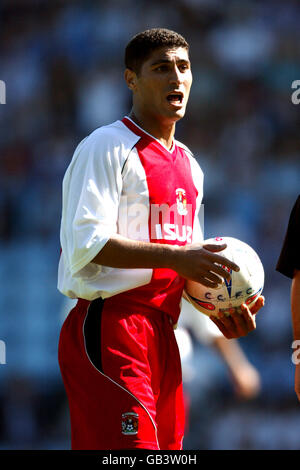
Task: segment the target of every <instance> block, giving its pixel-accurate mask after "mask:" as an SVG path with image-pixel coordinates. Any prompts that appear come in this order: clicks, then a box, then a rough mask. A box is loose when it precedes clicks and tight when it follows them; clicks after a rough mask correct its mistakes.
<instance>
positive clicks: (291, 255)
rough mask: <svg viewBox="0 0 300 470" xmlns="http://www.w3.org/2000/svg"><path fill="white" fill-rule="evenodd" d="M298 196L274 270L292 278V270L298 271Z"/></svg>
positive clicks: (299, 251) (299, 200) (299, 249)
mask: <svg viewBox="0 0 300 470" xmlns="http://www.w3.org/2000/svg"><path fill="white" fill-rule="evenodd" d="M299 242H300V196H298V199H297V201H296V202H295V204H294V206H293V208H292V211H291V214H290V218H289V222H288V227H287V230H286V233H285V238H284V242H283V245H282V248H281V253H280V256H279V259H278V262H277V265H276V270H277V271H279V272H280V273H281V274H283V275H285V276H287V277H289V278H291V279H292V278H293V275H294V270H295V269H300V243H299Z"/></svg>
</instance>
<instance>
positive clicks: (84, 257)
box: [58, 117, 203, 321]
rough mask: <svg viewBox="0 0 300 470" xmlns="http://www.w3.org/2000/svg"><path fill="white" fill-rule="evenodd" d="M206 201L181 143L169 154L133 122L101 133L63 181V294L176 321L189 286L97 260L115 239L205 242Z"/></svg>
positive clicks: (162, 272)
mask: <svg viewBox="0 0 300 470" xmlns="http://www.w3.org/2000/svg"><path fill="white" fill-rule="evenodd" d="M202 195H203V173H202V170H201V169H200V167H199V165H198V163H197V162H196V160H195V158H194V157H193V156H192V154H191V152H190V151H189V150H188V149H187V147H185V146H184V145H183V144H181V143H179V142H178V141H176V140H174V142H173V145H172V147H171V149H170V150H168V149H167V148H166V147H165V146H164V145H162V144H161V143H160V142H159V141H158V140H157V139H155V138H154V137H153V136H151V135H150V134H148V133H147V132H145V131H144V130H143V129H141V128H140V127H139V126H137V125H136V124H135V123H134V122H133V121H132V120H131V119H129V118H128V117H125V118H124V119H123V120H122V121H116V122H114V123H112V124H110V125H108V126H103V127H100V128H99V129H96V130H95V131H94V132H93V133H92V134H90V135H89V136H88V137H86V138H85V139H84V140H83V141H82V142H81V143H80V144H79V145H78V147H77V148H76V150H75V153H74V156H73V158H72V161H71V163H70V165H69V167H68V169H67V171H66V174H65V176H64V180H63V208H62V220H61V232H60V238H61V248H62V253H61V257H60V262H59V269H58V289H59V290H60V291H61V292H62V293H63V294H65V295H66V296H68V297H71V298H83V299H87V300H93V299H96V298H98V297H102V298H104V299H105V298H107V297H111V296H113V295H122V298H124V299H125V300H126V301H128V302H134V303H140V304H142V305H145V306H146V305H148V306H149V307H151V308H153V307H154V308H158V309H159V310H161V311H164V312H166V313H168V314H170V315H171V316H172V317H173V319H174V321H176V320H177V318H178V315H179V311H180V306H179V305H180V300H181V296H182V290H183V286H184V280H183V279H182V278H180V277H179V276H178V274H177V273H176V272H175V271H173V270H171V269H119V268H111V267H106V266H100V265H98V264H96V263H93V262H92V259H93V258H94V257H95V256H96V255H97V253H98V252H99V251H100V250H101V249H102V248H103V246H104V245H105V243H106V242H107V241H108V240H109V238H110V237H111V236H112V235H113V234H116V233H118V234H120V235H122V236H124V237H127V238H130V239H134V240H142V241H147V242H152V243H167V244H176V245H185V244H186V243H192V242H193V241H195V240H197V241H199V240H202V239H203V236H202V233H201V229H200V224H199V220H198V212H199V209H200V205H201V201H202ZM121 293H122V294H121Z"/></svg>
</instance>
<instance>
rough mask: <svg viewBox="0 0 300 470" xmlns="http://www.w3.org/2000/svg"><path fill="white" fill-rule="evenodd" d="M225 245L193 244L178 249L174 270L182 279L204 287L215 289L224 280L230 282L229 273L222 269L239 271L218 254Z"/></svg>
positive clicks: (233, 264) (231, 262) (234, 265)
mask: <svg viewBox="0 0 300 470" xmlns="http://www.w3.org/2000/svg"><path fill="white" fill-rule="evenodd" d="M226 246H227V245H226V244H225V243H224V244H222V245H220V244H205V243H195V244H191V245H185V246H182V247H180V252H179V254H178V256H177V258H176V261H175V266H174V268H173V269H174V270H175V271H176V272H177V273H178V274H179V275H180V276H181V277H183V278H185V279H190V280H192V281H196V282H200V283H201V284H203V285H204V286H207V287H211V288H216V287H218V285H220V284H221V283H222V281H223V278H225V279H226V280H227V281H229V280H230V278H231V275H230V273H229V272H228V271H227V270H226V269H224V266H225V267H226V268H229V270H234V271H239V270H240V268H239V267H238V265H237V264H235V263H234V262H233V261H230V260H228V259H227V258H225V257H224V256H222V255H220V254H218V253H219V252H221V251H223V250H224V249H225V248H226Z"/></svg>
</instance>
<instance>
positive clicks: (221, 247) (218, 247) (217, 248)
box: [203, 243, 227, 253]
mask: <svg viewBox="0 0 300 470" xmlns="http://www.w3.org/2000/svg"><path fill="white" fill-rule="evenodd" d="M203 248H205V249H206V250H208V251H212V252H213V253H215V252H216V251H222V250H225V248H227V245H226V243H223V244H222V245H219V244H218V245H217V244H213V243H206V244H205V245H203Z"/></svg>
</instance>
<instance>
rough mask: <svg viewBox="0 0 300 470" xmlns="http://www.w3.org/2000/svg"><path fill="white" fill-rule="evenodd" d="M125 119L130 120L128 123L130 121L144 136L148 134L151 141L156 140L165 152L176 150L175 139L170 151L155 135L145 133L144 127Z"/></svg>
mask: <svg viewBox="0 0 300 470" xmlns="http://www.w3.org/2000/svg"><path fill="white" fill-rule="evenodd" d="M124 119H128V121H130V122H131V123H132V124H133V125H134V126H135V127H137V128H138V129H139V130H140V131H142V132H143V133H144V134H146V135H147V136H149V137H151V139H153V140H155V141H156V142H157V143H158V144H159V145H161V146H162V147H163V148H164V150H166V151H167V152H169V153H173V152H174V149H175V141H174V139H173V142H172V146H171V148H170V150H169V149H168V148H167V147H166V146H165V145H164V144H162V143H161V142H160V141H159V140H158V139H156V137H153V135H151V134H149V132H147V131H145V130H144V129H143V128H142V127H140V126H138V125H137V124H136V123H135V122H134V121H133V120H132V119H131V118H130V117H128V116H125V117H124Z"/></svg>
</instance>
